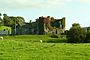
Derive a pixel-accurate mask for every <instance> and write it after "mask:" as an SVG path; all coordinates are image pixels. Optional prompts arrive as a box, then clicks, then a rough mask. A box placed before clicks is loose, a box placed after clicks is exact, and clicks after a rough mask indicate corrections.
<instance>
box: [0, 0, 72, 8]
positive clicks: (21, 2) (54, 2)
mask: <svg viewBox="0 0 90 60" xmlns="http://www.w3.org/2000/svg"><path fill="white" fill-rule="evenodd" d="M68 1H71V0H45V1H44V0H7V1H6V0H0V8H25V7H26V8H30V7H32V8H47V7H53V6H62V5H64V4H65V3H66V2H68Z"/></svg>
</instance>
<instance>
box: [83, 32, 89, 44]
mask: <svg viewBox="0 0 90 60" xmlns="http://www.w3.org/2000/svg"><path fill="white" fill-rule="evenodd" d="M84 42H85V43H89V42H90V32H89V33H87V34H86V39H85V41H84Z"/></svg>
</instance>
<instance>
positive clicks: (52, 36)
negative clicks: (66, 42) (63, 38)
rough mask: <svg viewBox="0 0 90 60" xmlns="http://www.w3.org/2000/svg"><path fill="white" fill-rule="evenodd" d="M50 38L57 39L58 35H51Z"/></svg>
mask: <svg viewBox="0 0 90 60" xmlns="http://www.w3.org/2000/svg"><path fill="white" fill-rule="evenodd" d="M50 37H51V38H58V35H56V34H52V35H50Z"/></svg>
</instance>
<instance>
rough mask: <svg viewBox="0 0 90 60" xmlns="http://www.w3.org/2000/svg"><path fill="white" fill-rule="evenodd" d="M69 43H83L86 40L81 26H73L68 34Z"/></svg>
mask: <svg viewBox="0 0 90 60" xmlns="http://www.w3.org/2000/svg"><path fill="white" fill-rule="evenodd" d="M67 38H68V42H69V43H83V42H84V41H85V38H86V34H85V31H84V30H83V29H82V28H81V27H80V25H79V24H76V23H75V24H73V25H72V27H71V29H70V30H69V32H68V33H67Z"/></svg>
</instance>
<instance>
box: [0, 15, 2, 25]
mask: <svg viewBox="0 0 90 60" xmlns="http://www.w3.org/2000/svg"><path fill="white" fill-rule="evenodd" d="M1 16H2V14H1V13H0V26H1V25H2V18H1Z"/></svg>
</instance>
